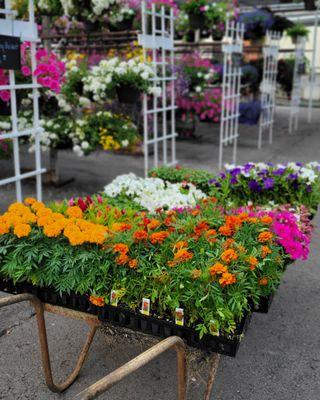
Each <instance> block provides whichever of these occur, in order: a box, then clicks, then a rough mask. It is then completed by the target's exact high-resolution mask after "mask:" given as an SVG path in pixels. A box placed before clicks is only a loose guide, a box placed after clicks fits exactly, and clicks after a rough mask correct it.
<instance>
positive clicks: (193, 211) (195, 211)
mask: <svg viewBox="0 0 320 400" xmlns="http://www.w3.org/2000/svg"><path fill="white" fill-rule="evenodd" d="M199 214H200V210H192V211H191V215H193V216H194V217H196V216H197V215H199Z"/></svg>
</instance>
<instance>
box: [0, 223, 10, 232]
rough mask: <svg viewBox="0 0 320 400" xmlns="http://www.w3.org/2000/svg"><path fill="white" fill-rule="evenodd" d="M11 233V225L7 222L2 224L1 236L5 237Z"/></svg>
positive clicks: (0, 225)
mask: <svg viewBox="0 0 320 400" xmlns="http://www.w3.org/2000/svg"><path fill="white" fill-rule="evenodd" d="M9 231H10V228H9V225H8V224H6V223H5V222H0V235H5V234H6V233H9Z"/></svg>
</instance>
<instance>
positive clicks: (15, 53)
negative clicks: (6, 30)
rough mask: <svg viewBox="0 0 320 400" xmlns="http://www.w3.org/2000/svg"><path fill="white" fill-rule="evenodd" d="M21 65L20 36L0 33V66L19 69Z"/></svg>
mask: <svg viewBox="0 0 320 400" xmlns="http://www.w3.org/2000/svg"><path fill="white" fill-rule="evenodd" d="M20 67H21V57H20V38H18V37H14V36H6V35H0V68H2V69H14V70H19V69H20Z"/></svg>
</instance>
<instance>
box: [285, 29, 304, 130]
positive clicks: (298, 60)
mask: <svg viewBox="0 0 320 400" xmlns="http://www.w3.org/2000/svg"><path fill="white" fill-rule="evenodd" d="M305 45H306V40H305V38H301V37H299V38H298V40H297V43H296V48H295V63H294V72H293V87H292V93H291V105H290V117H289V133H292V132H293V131H297V130H298V124H299V115H300V103H301V94H302V75H303V74H304V72H305Z"/></svg>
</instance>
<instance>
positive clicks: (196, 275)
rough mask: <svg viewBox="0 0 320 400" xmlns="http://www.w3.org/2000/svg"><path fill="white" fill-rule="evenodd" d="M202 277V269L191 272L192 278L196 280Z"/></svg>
mask: <svg viewBox="0 0 320 400" xmlns="http://www.w3.org/2000/svg"><path fill="white" fill-rule="evenodd" d="M201 275H202V271H201V270H200V269H194V270H193V271H191V278H192V279H194V280H196V279H199V278H200V276H201Z"/></svg>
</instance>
